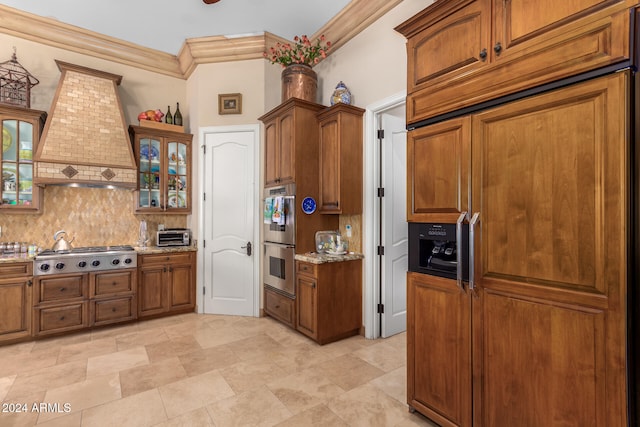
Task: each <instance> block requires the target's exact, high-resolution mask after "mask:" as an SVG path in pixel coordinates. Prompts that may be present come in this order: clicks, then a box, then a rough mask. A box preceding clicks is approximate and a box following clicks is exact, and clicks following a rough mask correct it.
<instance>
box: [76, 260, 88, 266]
mask: <svg viewBox="0 0 640 427" xmlns="http://www.w3.org/2000/svg"><path fill="white" fill-rule="evenodd" d="M86 266H87V261H80V262H79V263H78V267H80V268H85V267H86Z"/></svg>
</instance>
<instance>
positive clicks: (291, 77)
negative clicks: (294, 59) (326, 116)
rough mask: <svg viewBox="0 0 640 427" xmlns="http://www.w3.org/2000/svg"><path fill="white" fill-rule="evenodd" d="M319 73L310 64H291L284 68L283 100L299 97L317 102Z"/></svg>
mask: <svg viewBox="0 0 640 427" xmlns="http://www.w3.org/2000/svg"><path fill="white" fill-rule="evenodd" d="M317 92H318V75H317V74H316V72H315V71H313V70H312V69H311V67H310V66H308V65H304V64H291V65H289V66H287V67H285V69H284V70H282V102H284V101H286V100H287V99H289V98H299V99H304V100H305V101H310V102H316V95H317Z"/></svg>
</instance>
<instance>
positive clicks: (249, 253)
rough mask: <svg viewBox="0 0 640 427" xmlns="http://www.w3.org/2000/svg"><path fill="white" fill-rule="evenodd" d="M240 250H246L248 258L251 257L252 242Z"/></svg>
mask: <svg viewBox="0 0 640 427" xmlns="http://www.w3.org/2000/svg"><path fill="white" fill-rule="evenodd" d="M240 249H246V250H247V256H251V242H247V245H246V246H240Z"/></svg>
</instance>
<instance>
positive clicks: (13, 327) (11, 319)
mask: <svg viewBox="0 0 640 427" xmlns="http://www.w3.org/2000/svg"><path fill="white" fill-rule="evenodd" d="M32 284H33V263H31V262H20V263H11V264H0V342H6V341H12V340H18V339H21V338H27V337H29V336H30V335H31V292H32Z"/></svg>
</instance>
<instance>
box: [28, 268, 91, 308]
mask: <svg viewBox="0 0 640 427" xmlns="http://www.w3.org/2000/svg"><path fill="white" fill-rule="evenodd" d="M86 295H87V276H86V275H84V274H81V275H76V276H64V277H52V278H42V279H37V280H36V301H35V303H36V304H38V303H45V302H52V301H62V300H71V299H76V298H83V297H86Z"/></svg>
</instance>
